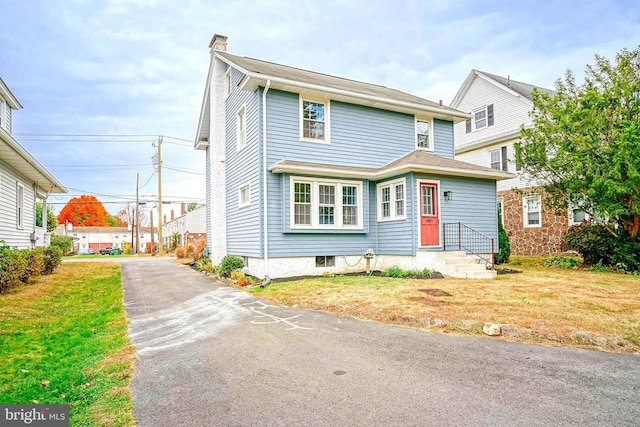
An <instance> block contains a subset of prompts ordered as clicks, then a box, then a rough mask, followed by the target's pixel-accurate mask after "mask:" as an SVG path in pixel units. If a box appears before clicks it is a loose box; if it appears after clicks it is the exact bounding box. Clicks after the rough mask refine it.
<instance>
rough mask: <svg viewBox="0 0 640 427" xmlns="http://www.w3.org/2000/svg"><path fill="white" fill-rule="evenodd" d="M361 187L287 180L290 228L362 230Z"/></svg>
mask: <svg viewBox="0 0 640 427" xmlns="http://www.w3.org/2000/svg"><path fill="white" fill-rule="evenodd" d="M362 212H363V207H362V184H361V183H360V182H353V181H337V180H314V179H313V178H298V177H295V178H293V177H292V178H291V227H292V228H331V229H341V228H356V229H360V228H362Z"/></svg>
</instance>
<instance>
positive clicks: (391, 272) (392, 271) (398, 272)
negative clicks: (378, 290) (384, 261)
mask: <svg viewBox="0 0 640 427" xmlns="http://www.w3.org/2000/svg"><path fill="white" fill-rule="evenodd" d="M384 275H385V276H387V277H402V276H403V275H404V270H403V269H401V268H400V267H389V269H388V270H387V271H385V272H384Z"/></svg>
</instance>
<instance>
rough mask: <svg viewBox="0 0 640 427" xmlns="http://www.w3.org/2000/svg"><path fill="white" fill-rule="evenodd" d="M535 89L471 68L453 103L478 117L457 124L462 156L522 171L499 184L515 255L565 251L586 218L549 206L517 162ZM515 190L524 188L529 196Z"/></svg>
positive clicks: (457, 143)
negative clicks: (569, 235) (567, 238)
mask: <svg viewBox="0 0 640 427" xmlns="http://www.w3.org/2000/svg"><path fill="white" fill-rule="evenodd" d="M533 89H534V86H533V85H530V84H528V83H523V82H519V81H516V80H512V79H511V78H510V77H501V76H497V75H495V74H490V73H486V72H484V71H478V70H471V72H470V73H469V75H468V76H467V78H466V79H465V81H464V83H463V84H462V86H461V87H460V89H459V90H458V93H457V94H456V96H455V98H454V99H453V101H452V103H451V107H453V108H457V109H459V110H462V111H465V112H468V113H470V114H471V116H472V118H471V119H469V120H467V121H466V122H462V123H458V124H456V125H455V126H454V137H455V153H456V159H457V160H461V161H464V162H469V163H475V164H477V165H480V166H486V167H490V168H493V169H497V170H500V171H503V172H510V173H513V174H516V177H515V178H512V179H505V180H503V181H498V183H497V190H498V199H497V203H498V209H499V210H500V212H501V214H502V221H503V224H504V228H505V230H506V231H507V233H508V234H509V242H510V244H511V253H512V254H515V255H550V254H555V253H558V252H560V251H561V249H562V236H563V235H564V233H565V232H566V230H567V228H568V227H569V226H570V225H573V224H576V223H580V222H581V221H582V220H583V219H584V212H583V211H582V210H581V209H572V210H570V211H569V212H567V214H566V215H556V214H555V213H554V212H553V211H551V210H548V209H546V208H545V206H544V203H543V202H544V198H545V194H544V192H543V191H541V188H540V186H539V183H535V182H532V181H530V180H529V179H527V177H526V176H525V175H523V174H522V172H521V170H520V166H519V165H518V164H516V163H515V148H514V143H515V142H517V141H518V140H519V138H520V131H521V128H522V126H525V127H530V126H532V120H531V117H529V112H530V111H531V110H532V109H533V101H532V95H531V93H532V91H533ZM536 89H538V90H540V91H542V92H546V93H548V94H553V93H554V92H553V91H552V90H549V89H544V88H540V87H536ZM512 189H519V190H522V193H524V195H523V194H521V193H520V192H514V191H511V190H512Z"/></svg>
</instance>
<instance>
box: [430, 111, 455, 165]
mask: <svg viewBox="0 0 640 427" xmlns="http://www.w3.org/2000/svg"><path fill="white" fill-rule="evenodd" d="M433 144H434V145H433V146H434V149H433V154H437V155H438V156H442V157H446V158H448V159H453V157H454V148H453V122H448V121H445V120H438V119H435V120H434V123H433Z"/></svg>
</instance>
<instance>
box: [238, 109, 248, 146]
mask: <svg viewBox="0 0 640 427" xmlns="http://www.w3.org/2000/svg"><path fill="white" fill-rule="evenodd" d="M246 146H247V104H242V105H241V106H240V108H238V110H237V111H236V151H240V150H242V149H243V148H244V147H246Z"/></svg>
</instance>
